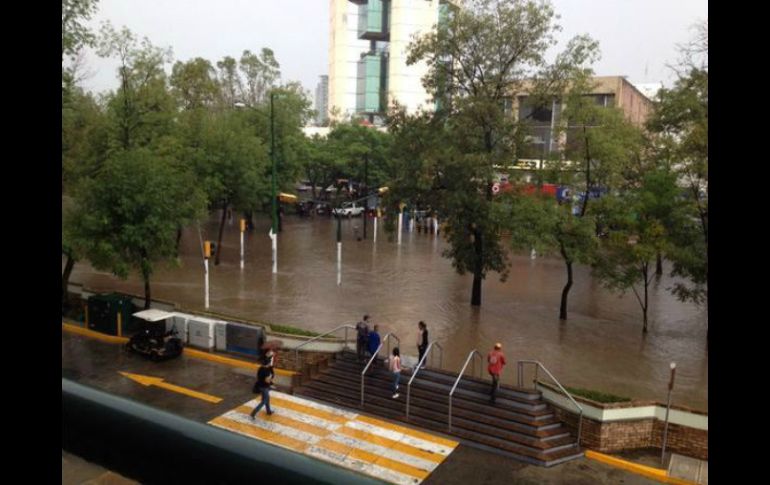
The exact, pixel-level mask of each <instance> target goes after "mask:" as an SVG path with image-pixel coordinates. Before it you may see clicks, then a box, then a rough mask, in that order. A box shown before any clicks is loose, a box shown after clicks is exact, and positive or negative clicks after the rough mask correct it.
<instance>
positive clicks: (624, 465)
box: [585, 450, 698, 485]
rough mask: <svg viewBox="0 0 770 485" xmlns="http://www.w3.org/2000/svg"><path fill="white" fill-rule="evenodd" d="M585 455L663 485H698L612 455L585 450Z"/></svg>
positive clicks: (657, 469) (660, 470)
mask: <svg viewBox="0 0 770 485" xmlns="http://www.w3.org/2000/svg"><path fill="white" fill-rule="evenodd" d="M585 455H586V458H591V459H592V460H596V461H600V462H602V463H604V464H606V465H610V466H614V467H616V468H621V469H623V470H626V471H629V472H632V473H636V474H637V475H642V476H644V477H647V478H652V479H653V480H657V481H659V482H662V483H671V484H673V485H698V484H697V483H695V482H691V481H689V480H683V479H681V478H674V477H669V476H668V473H667V472H666V470H663V469H661V468H654V467H651V466H645V465H640V464H638V463H633V462H630V461H626V460H621V459H620V458H616V457H614V456H610V455H605V454H603V453H599V452H596V451H592V450H585Z"/></svg>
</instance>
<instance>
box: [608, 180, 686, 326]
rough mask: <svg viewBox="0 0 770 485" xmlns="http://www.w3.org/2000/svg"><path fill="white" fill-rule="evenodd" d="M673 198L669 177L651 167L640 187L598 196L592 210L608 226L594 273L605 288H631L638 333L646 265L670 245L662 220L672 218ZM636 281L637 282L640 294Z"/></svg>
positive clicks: (645, 304) (648, 273)
mask: <svg viewBox="0 0 770 485" xmlns="http://www.w3.org/2000/svg"><path fill="white" fill-rule="evenodd" d="M676 196H677V188H676V184H675V177H672V176H671V174H669V173H666V172H660V171H652V172H649V173H647V174H646V175H645V176H644V178H643V180H642V182H641V186H640V187H637V188H633V189H629V190H627V191H625V192H623V193H622V194H620V195H610V196H606V197H603V198H602V199H600V200H599V201H598V202H597V204H596V210H597V213H599V214H600V217H602V218H603V220H604V221H605V222H606V223H607V226H608V228H609V230H608V236H607V238H606V239H605V240H604V241H603V242H602V244H601V246H600V253H599V256H598V257H597V258H596V264H595V265H594V273H595V275H596V276H597V277H598V278H599V279H600V280H601V281H602V283H603V284H604V285H605V286H606V287H607V288H609V289H610V290H613V291H619V292H620V293H625V292H626V291H628V290H629V289H630V290H632V291H633V293H634V296H635V297H636V299H637V301H638V302H639V305H640V307H641V308H642V314H643V322H644V326H643V328H642V331H643V332H644V333H646V332H647V321H648V318H647V315H648V310H649V285H650V282H651V281H652V277H653V276H654V272H653V270H652V267H651V265H652V264H654V262H655V259H656V257H657V255H658V254H661V253H663V254H667V252H668V249H669V247H670V235H669V233H668V231H667V230H666V223H667V222H669V221H668V220H666V219H667V218H669V217H672V213H673V212H674V210H673V207H674V206H675V205H676ZM638 285H641V286H642V291H643V294H640V290H638V289H637V286H638Z"/></svg>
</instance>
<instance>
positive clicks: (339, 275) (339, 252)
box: [337, 210, 342, 286]
mask: <svg viewBox="0 0 770 485" xmlns="http://www.w3.org/2000/svg"><path fill="white" fill-rule="evenodd" d="M341 284H342V213H341V212H340V211H339V210H338V211H337V285H338V286H339V285H341Z"/></svg>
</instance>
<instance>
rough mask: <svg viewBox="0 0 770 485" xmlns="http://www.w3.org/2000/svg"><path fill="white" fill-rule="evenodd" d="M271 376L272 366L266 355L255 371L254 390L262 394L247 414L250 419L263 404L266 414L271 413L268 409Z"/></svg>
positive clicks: (271, 382)
mask: <svg viewBox="0 0 770 485" xmlns="http://www.w3.org/2000/svg"><path fill="white" fill-rule="evenodd" d="M272 376H273V368H272V366H271V365H270V358H269V357H267V356H266V357H265V359H264V360H263V363H262V366H260V368H259V370H258V371H257V382H256V383H255V384H254V392H255V393H257V392H259V393H260V394H261V395H262V401H261V402H260V403H259V404H258V405H257V406H256V407H255V408H254V410H253V411H252V412H251V414H249V416H251V419H254V416H256V415H257V413H258V412H259V410H260V409H262V406H265V408H266V409H267V415H268V416H270V415H271V414H273V410H272V409H270V386H271V385H272V384H273V378H272Z"/></svg>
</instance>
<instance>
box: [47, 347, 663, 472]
mask: <svg viewBox="0 0 770 485" xmlns="http://www.w3.org/2000/svg"><path fill="white" fill-rule="evenodd" d="M120 372H131V373H136V374H143V375H151V376H155V377H162V378H163V379H165V381H166V382H169V383H171V384H174V385H178V386H183V387H186V388H189V389H193V390H195V391H198V392H203V393H206V394H211V395H215V396H218V397H221V398H222V399H223V400H222V401H221V402H220V403H218V404H213V403H211V402H207V401H203V400H199V399H195V398H192V397H189V396H187V395H184V394H179V393H175V392H171V391H169V390H166V389H162V388H157V387H145V386H142V385H140V384H138V383H136V382H134V381H132V380H130V379H127V378H125V377H123V376H122V375H121V374H120ZM251 374H252V373H251V372H248V371H245V370H243V369H237V368H233V367H229V366H226V365H223V364H219V363H215V362H209V361H200V360H196V359H192V358H188V357H185V356H181V357H180V358H177V359H173V360H169V361H165V362H159V363H155V362H151V361H149V360H146V359H145V358H143V357H141V356H138V355H134V354H128V353H126V352H125V351H124V350H123V346H122V345H119V344H111V343H105V342H100V341H97V340H93V339H89V338H87V337H84V336H81V335H74V334H70V333H67V332H62V377H64V378H67V379H70V380H73V381H76V382H79V383H81V384H84V385H88V386H92V387H95V388H97V389H100V390H103V391H107V392H109V393H111V394H114V395H118V396H122V397H126V398H129V399H133V400H136V401H138V402H141V403H143V404H147V405H151V406H154V407H156V408H159V409H162V410H165V411H169V412H172V413H175V414H178V415H180V416H183V417H186V418H188V419H193V420H195V421H198V422H208V421H210V420H212V419H213V418H215V417H217V416H220V415H222V414H224V413H226V412H227V411H229V410H231V409H233V408H235V407H237V406H240V405H242V404H243V403H245V402H247V401H249V400H250V399H253V397H254V396H253V394H251V384H252V383H253V376H252V375H251ZM62 477H63V481H62V483H121V484H122V483H127V480H125V479H124V478H122V477H120V476H118V475H116V474H114V473H111V472H109V471H106V470H104V469H103V468H101V467H100V466H99V465H97V464H92V463H88V462H86V461H85V460H82V459H80V458H78V457H76V456H74V455H71V454H69V453H66V452H65V451H63V452H62ZM65 478H66V480H67V481H64V479H65ZM94 479H96V480H97V481H91V480H94ZM100 480H101V481H100ZM105 480H106V481H105ZM424 483H426V484H430V485H433V484H449V485H454V484H457V485H467V484H469V483H473V484H484V485H503V484H511V483H513V484H533V485H534V484H562V483H570V484H578V485H580V484H586V485H588V484H621V483H622V484H629V485H645V484H651V483H655V482H653V481H650V480H647V479H645V478H643V477H640V476H637V475H634V474H632V473H629V472H625V471H623V470H618V469H615V468H612V467H610V466H607V465H603V464H601V463H597V462H594V461H591V460H588V459H586V458H583V459H579V460H574V461H572V462H569V463H566V464H562V465H557V466H555V467H552V468H542V467H537V466H532V465H527V464H524V463H521V462H518V461H515V460H513V459H511V458H508V457H505V456H501V455H499V454H496V453H491V452H488V451H484V450H479V449H476V448H471V447H468V446H466V445H463V444H461V445H460V446H458V447H457V448H456V449H455V450H454V451H453V452H452V453H451V454H450V455H449V457H448V458H447V459H446V460H445V461H444V462H443V463H441V465H440V466H438V467H437V468H436V469H435V470H433V472H432V473H431V474H430V475H429V476H428V477H427V478H426V479H425V481H424Z"/></svg>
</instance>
